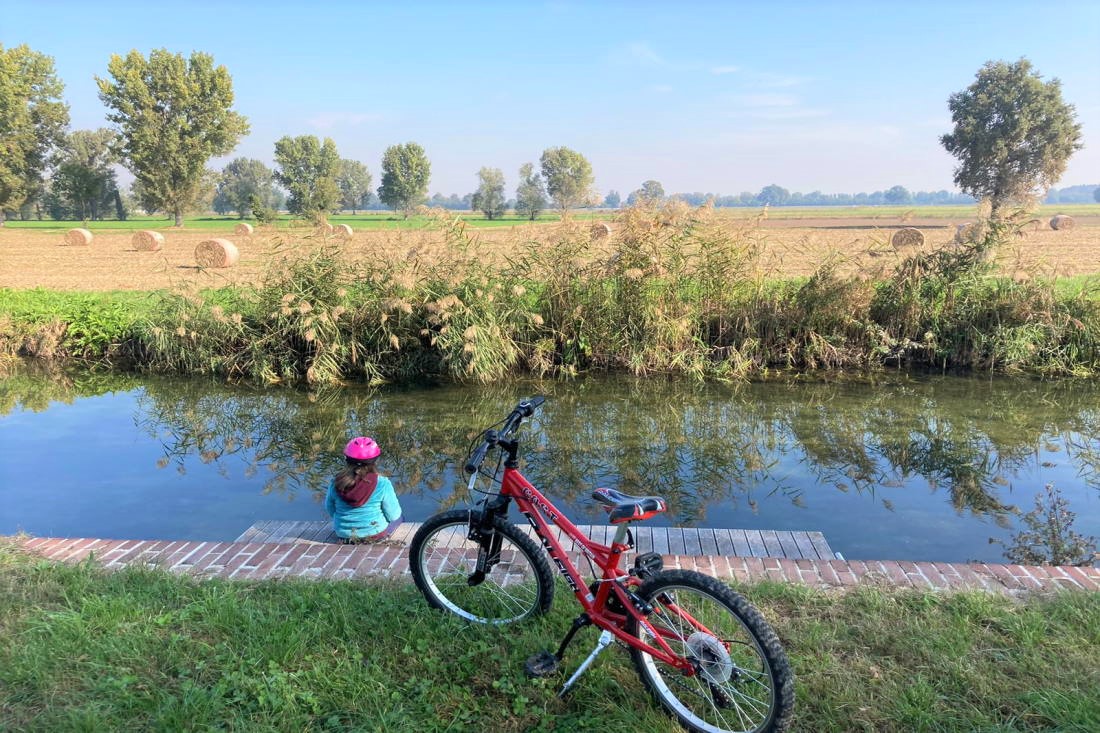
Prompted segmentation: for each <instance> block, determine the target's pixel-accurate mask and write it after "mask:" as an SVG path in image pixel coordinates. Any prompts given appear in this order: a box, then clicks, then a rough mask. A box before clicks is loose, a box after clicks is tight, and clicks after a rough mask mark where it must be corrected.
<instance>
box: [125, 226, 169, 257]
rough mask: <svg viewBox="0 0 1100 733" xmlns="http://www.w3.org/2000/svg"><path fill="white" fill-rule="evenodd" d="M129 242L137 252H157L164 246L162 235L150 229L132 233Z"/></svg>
mask: <svg viewBox="0 0 1100 733" xmlns="http://www.w3.org/2000/svg"><path fill="white" fill-rule="evenodd" d="M130 242H131V243H132V244H133V245H134V249H136V250H137V251H138V252H159V251H160V248H161V247H163V246H164V235H163V234H161V233H160V232H154V231H153V230H152V229H142V230H141V231H138V232H134V236H132V237H131V238H130Z"/></svg>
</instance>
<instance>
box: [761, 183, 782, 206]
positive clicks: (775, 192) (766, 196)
mask: <svg viewBox="0 0 1100 733" xmlns="http://www.w3.org/2000/svg"><path fill="white" fill-rule="evenodd" d="M790 199H791V192H790V191H788V190H787V189H785V188H783V187H782V186H779V185H776V184H774V183H773V184H771V185H768V186H764V188H762V189H760V193H758V194H757V195H756V201H757V203H761V204H768V205H770V206H782V205H783V204H785V203H787V202H788V201H790Z"/></svg>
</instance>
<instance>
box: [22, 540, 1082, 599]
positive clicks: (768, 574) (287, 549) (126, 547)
mask: <svg viewBox="0 0 1100 733" xmlns="http://www.w3.org/2000/svg"><path fill="white" fill-rule="evenodd" d="M22 543H23V546H24V547H25V548H26V549H27V550H29V551H30V552H33V553H35V554H37V555H41V556H42V557H45V558H48V559H50V560H55V561H59V562H70V563H75V562H79V561H81V560H85V559H87V558H89V557H92V558H93V559H94V561H95V562H98V563H100V564H102V565H103V566H105V567H107V568H122V567H126V566H143V565H144V566H156V567H161V568H164V569H166V570H168V571H170V572H174V573H185V574H188V575H194V576H199V577H216V578H232V579H239V580H261V579H268V578H286V577H301V578H359V577H397V576H406V577H407V576H408V572H409V570H408V567H409V561H408V553H407V548H405V547H398V546H392V545H389V546H387V545H329V544H309V543H299V544H274V543H256V542H193V541H186V542H185V541H177V542H171V541H167V540H155V541H154V540H101V539H60V538H49V537H37V538H34V539H27V540H23V541H22ZM574 562H576V558H574ZM664 562H665V567H666V568H685V569H694V570H699V571H701V572H703V573H706V574H708V575H713V576H715V577H718V578H724V579H736V580H739V581H746V582H750V581H756V580H776V581H784V582H793V583H805V584H807V585H811V586H814V587H818V588H838V587H847V586H855V585H860V584H887V585H896V586H902V587H915V588H921V589H956V588H977V589H984V590H989V591H996V592H1002V593H1010V594H1016V593H1020V592H1025V591H1035V590H1044V589H1047V590H1049V589H1055V588H1074V589H1085V590H1091V591H1098V590H1100V568H1095V567H1092V568H1078V567H1049V566H1031V565H1028V566H1024V565H1000V564H985V563H941V562H935V563H931V562H905V561H895V560H882V561H860V560H805V559H798V560H790V559H787V558H771V557H763V558H761V557H727V556H713V555H711V556H691V555H665V556H664ZM581 567H585V565H583V564H581Z"/></svg>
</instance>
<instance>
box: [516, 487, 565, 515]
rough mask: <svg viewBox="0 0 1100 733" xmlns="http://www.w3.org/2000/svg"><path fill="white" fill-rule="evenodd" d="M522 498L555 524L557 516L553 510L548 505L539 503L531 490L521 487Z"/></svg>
mask: <svg viewBox="0 0 1100 733" xmlns="http://www.w3.org/2000/svg"><path fill="white" fill-rule="evenodd" d="M523 498H524V499H527V500H528V501H529V502H531V503H532V504H534V505H535V506H537V507H538V508H539V509H541V510H542V511H543V512H545V513H546V516H547V517H549V518H550V521H551V522H554V523H557V521H558V515H557V514H555V513H554V510H553V509H552V508H551V507H550V506H549V505H548V504H546V503H545V502H543V501H541V500H540V499H539V498H538V496H536V495H535V492H533V491H531V489H529V488H527V487H526V486H524V487H523Z"/></svg>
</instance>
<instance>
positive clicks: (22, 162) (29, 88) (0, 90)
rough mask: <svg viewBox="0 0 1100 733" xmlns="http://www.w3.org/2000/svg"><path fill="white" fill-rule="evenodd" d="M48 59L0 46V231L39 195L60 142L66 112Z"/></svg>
mask: <svg viewBox="0 0 1100 733" xmlns="http://www.w3.org/2000/svg"><path fill="white" fill-rule="evenodd" d="M64 88H65V85H64V84H62V83H61V80H60V79H58V78H57V74H56V72H55V71H54V65H53V58H51V57H49V56H46V55H45V54H41V53H39V52H37V51H32V50H31V49H30V48H29V47H28V46H26V45H22V46H15V47H14V48H8V49H5V48H4V46H3V45H2V44H0V227H2V226H4V213H5V212H6V211H16V210H18V209H19V208H20V206H22V205H23V203H24V202H25V201H26V200H27V198H28V195H30V194H32V193H35V192H43V194H44V187H43V185H42V171H43V170H44V169H45V167H46V164H47V161H48V158H49V152H50V149H51V148H52V147H53V146H54V145H56V144H57V143H58V142H60V141H61V140H62V139H63V135H64V132H65V127H66V126H67V125H68V124H69V107H68V105H66V104H65V103H64V102H62V101H61V92H62V91H63V90H64Z"/></svg>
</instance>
